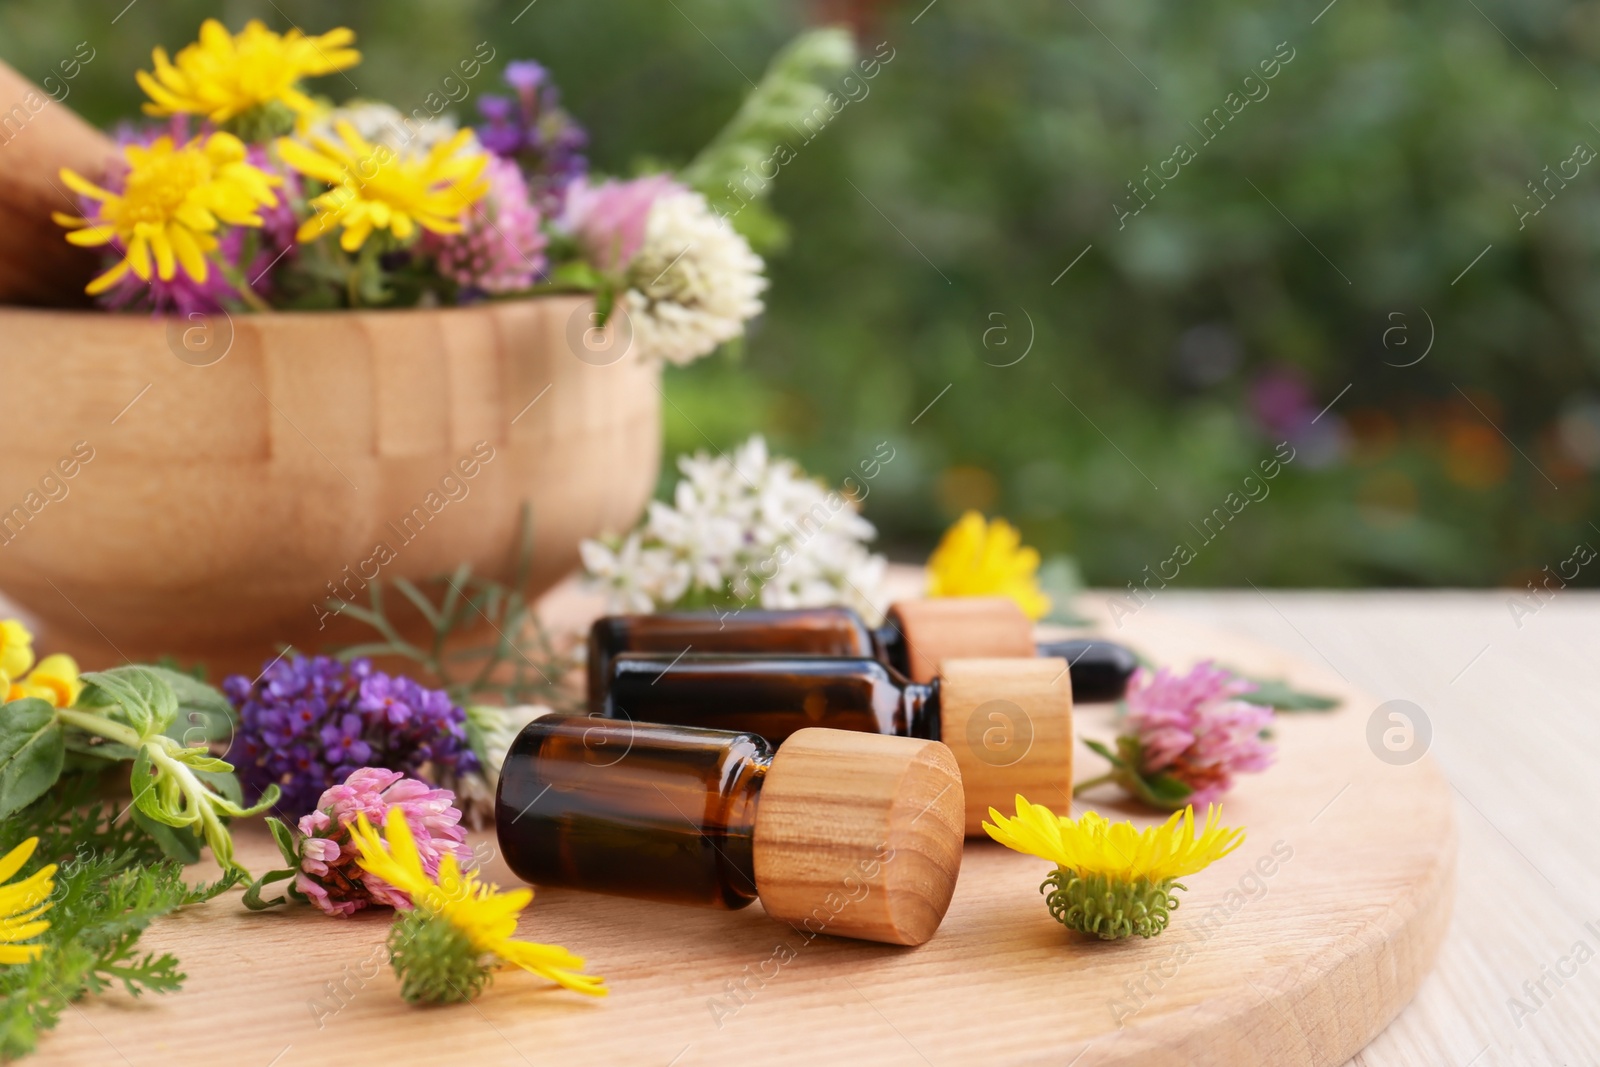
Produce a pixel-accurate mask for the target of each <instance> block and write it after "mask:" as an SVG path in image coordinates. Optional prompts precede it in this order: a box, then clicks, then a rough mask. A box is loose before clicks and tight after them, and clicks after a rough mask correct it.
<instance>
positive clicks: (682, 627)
mask: <svg viewBox="0 0 1600 1067" xmlns="http://www.w3.org/2000/svg"><path fill="white" fill-rule="evenodd" d="M625 652H669V653H672V654H674V655H675V654H677V653H680V652H689V653H699V652H735V653H745V654H752V655H774V654H782V653H798V654H803V655H815V656H849V657H871V658H874V659H877V660H878V661H879V662H881V663H884V664H885V665H887V666H890V667H893V668H894V669H895V670H897V671H899V672H900V673H901V674H903V675H905V676H906V677H908V678H910V679H912V680H913V681H917V682H927V681H930V680H931V679H932V678H933V677H934V676H935V675H936V674H938V673H939V664H940V662H941V661H943V660H944V659H946V658H948V657H950V656H966V657H995V656H1007V657H1026V656H1060V657H1061V658H1063V659H1065V660H1066V661H1067V662H1068V663H1069V664H1071V671H1070V674H1069V677H1070V679H1071V683H1072V696H1073V699H1074V700H1076V701H1078V702H1079V703H1094V702H1097V701H1106V700H1116V699H1119V698H1120V697H1121V696H1122V693H1123V690H1124V689H1125V688H1126V687H1127V684H1128V678H1129V676H1130V675H1132V674H1133V672H1134V670H1135V668H1137V667H1138V660H1137V659H1136V658H1135V657H1134V655H1133V653H1132V652H1129V651H1128V650H1127V649H1126V648H1123V647H1122V646H1121V645H1118V644H1115V643H1113V642H1110V641H1098V640H1069V641H1055V642H1044V643H1036V642H1035V641H1034V639H1033V623H1032V622H1031V621H1029V619H1028V617H1027V616H1026V615H1024V614H1023V613H1022V609H1020V608H1019V607H1017V605H1016V603H1015V602H1014V601H1011V600H1009V599H1007V598H1005V597H940V598H935V599H929V600H903V601H900V602H899V603H896V604H894V605H892V606H891V607H890V608H889V612H888V615H887V617H886V619H885V621H884V624H883V625H882V626H880V627H878V628H877V629H875V630H874V629H871V628H869V627H868V626H867V624H866V623H865V622H863V621H862V619H861V616H859V615H857V614H856V613H855V612H854V611H852V610H851V609H849V608H845V607H827V608H800V609H795V610H790V611H769V610H755V609H740V610H738V611H691V612H662V613H659V614H655V615H610V616H606V617H604V618H601V619H598V620H596V622H595V624H594V626H593V627H592V628H591V629H590V631H589V657H588V659H589V664H588V666H589V702H590V703H589V710H590V711H595V712H598V711H600V710H601V704H602V702H603V700H604V698H605V690H606V686H607V685H608V684H609V683H610V678H611V669H610V664H611V660H612V658H613V657H615V656H618V655H621V654H623V653H625Z"/></svg>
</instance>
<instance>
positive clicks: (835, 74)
mask: <svg viewBox="0 0 1600 1067" xmlns="http://www.w3.org/2000/svg"><path fill="white" fill-rule="evenodd" d="M855 58H856V52H855V42H854V40H853V38H852V37H851V35H850V32H849V31H848V30H844V29H840V28H838V27H830V28H825V29H816V30H810V31H808V32H806V33H802V34H800V35H799V36H797V37H796V38H795V39H794V40H793V41H791V42H789V44H788V45H786V46H785V47H784V48H783V50H782V51H780V52H779V53H778V54H777V55H776V56H774V57H773V58H772V61H771V62H770V63H768V64H767V69H766V72H765V73H764V74H762V76H761V81H760V83H759V84H758V85H756V86H755V87H754V88H753V89H751V90H750V92H749V93H748V94H746V96H745V98H744V102H743V103H742V104H740V106H739V110H738V111H737V112H735V113H734V115H733V117H732V118H731V119H729V120H728V123H727V125H725V126H724V127H723V128H722V129H721V130H720V131H718V133H717V135H716V136H715V137H713V138H712V139H711V142H710V143H709V144H707V145H706V146H705V148H703V149H701V151H700V153H699V154H698V155H697V156H695V158H694V159H693V160H692V161H691V162H690V163H689V165H688V166H686V167H684V168H683V169H682V170H681V171H679V173H678V177H679V179H680V180H681V181H683V182H684V184H686V185H688V186H689V187H690V188H692V189H694V190H696V191H697V192H700V193H702V194H704V196H705V198H706V199H707V200H708V201H709V202H710V203H711V204H712V206H713V207H715V208H718V209H720V210H721V211H723V212H725V213H727V214H730V215H733V219H734V224H735V226H737V225H738V224H739V221H740V220H741V219H743V218H744V217H745V216H747V215H748V216H750V217H751V218H752V219H755V220H760V221H755V222H748V221H747V222H746V225H747V226H750V227H751V230H752V231H753V232H752V233H747V236H750V237H753V238H756V240H753V241H752V243H754V244H755V245H756V247H757V249H758V250H760V248H761V247H762V246H761V243H760V242H759V238H760V237H761V236H762V235H763V234H762V231H763V230H764V229H765V230H768V231H770V230H771V229H772V227H770V226H768V227H763V226H762V225H761V222H762V221H765V220H764V219H761V216H760V214H759V208H757V209H755V210H752V205H753V204H756V203H759V201H760V200H761V199H763V198H765V197H766V196H767V195H768V194H769V193H770V192H771V189H772V186H773V184H774V182H773V181H772V180H771V179H772V175H769V174H766V173H763V171H764V170H772V169H773V168H772V164H773V163H774V161H776V162H777V163H778V164H779V165H781V164H782V162H783V160H782V159H781V158H778V156H777V150H778V146H779V145H780V144H782V145H787V143H788V142H789V141H790V140H792V139H793V138H794V132H793V131H794V129H795V128H797V127H800V126H803V125H804V124H805V122H806V120H807V119H813V120H814V116H816V115H818V114H823V115H831V113H832V112H831V109H829V108H828V105H827V103H826V101H827V99H828V96H829V93H828V90H826V89H824V88H823V87H822V86H823V85H824V84H825V83H828V82H832V81H834V80H835V79H837V78H839V77H841V76H842V75H844V74H845V73H846V72H847V71H848V70H849V69H850V67H851V64H853V63H854V62H855ZM752 174H753V175H756V176H757V177H758V179H759V184H754V185H752V183H750V182H749V181H748V180H746V179H747V178H748V176H750V175H752ZM730 187H731V188H730ZM734 188H737V189H741V190H742V195H736V194H735V193H734V192H732V191H731V190H732V189H734ZM746 198H748V199H746ZM735 212H737V214H734V213H735ZM741 232H744V231H743V230H741Z"/></svg>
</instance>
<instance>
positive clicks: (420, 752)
mask: <svg viewBox="0 0 1600 1067" xmlns="http://www.w3.org/2000/svg"><path fill="white" fill-rule="evenodd" d="M222 690H223V692H224V693H226V694H227V696H228V699H229V700H231V701H233V704H234V707H236V708H238V709H239V731H238V733H237V734H236V735H235V737H234V739H233V744H232V745H231V746H230V747H229V749H228V760H229V762H231V763H232V764H233V765H234V767H235V768H237V770H238V773H239V779H240V782H241V783H242V784H243V786H244V789H245V792H246V793H247V794H248V795H249V797H250V799H251V800H254V799H256V798H258V797H260V795H261V794H262V793H263V792H264V791H265V790H266V788H267V786H268V785H271V784H273V783H276V784H277V785H278V786H279V788H281V789H282V790H283V797H282V799H280V800H279V801H278V809H277V810H278V811H279V812H281V813H283V814H284V815H287V816H289V817H291V818H294V817H298V816H301V815H304V814H306V813H308V812H310V811H313V810H314V809H315V808H316V807H317V801H318V798H319V797H321V796H322V794H323V791H324V790H326V789H329V788H331V787H332V786H334V785H337V784H338V783H340V782H343V781H344V780H345V779H346V778H347V777H348V776H349V775H350V773H351V772H352V771H354V770H356V769H357V768H360V767H384V768H388V769H389V770H394V771H399V772H401V773H403V774H406V775H408V776H410V777H413V778H419V779H421V780H423V781H428V782H431V781H433V779H434V777H436V776H437V775H438V774H439V773H440V772H442V771H449V772H451V773H454V774H458V775H459V774H467V773H469V772H472V771H475V770H477V769H478V758H477V756H476V755H474V754H473V752H472V749H471V748H470V747H469V746H468V744H467V730H466V713H465V712H463V711H462V710H461V709H460V708H458V707H456V706H455V705H453V704H452V703H451V702H450V698H449V697H448V696H446V695H445V694H444V693H443V692H441V691H439V690H436V689H426V688H424V687H422V686H421V685H418V684H417V683H416V682H414V681H412V680H411V679H410V678H405V677H391V676H390V675H387V674H384V673H383V672H382V671H376V670H373V669H372V664H371V663H370V662H368V661H367V660H364V659H358V660H353V661H351V662H350V663H348V664H346V663H341V662H339V661H338V660H336V659H332V658H330V657H328V656H313V657H310V658H306V657H304V656H294V657H287V658H283V659H280V660H278V661H276V662H274V663H272V664H270V665H268V667H267V668H266V670H264V671H263V672H262V674H261V677H260V679H259V680H258V681H257V682H255V683H254V684H252V683H251V681H250V679H249V678H246V677H245V676H244V675H242V674H236V675H234V676H232V677H230V678H228V679H227V680H226V681H224V682H223V683H222ZM425 769H426V770H427V771H431V772H432V773H431V775H430V774H429V773H425Z"/></svg>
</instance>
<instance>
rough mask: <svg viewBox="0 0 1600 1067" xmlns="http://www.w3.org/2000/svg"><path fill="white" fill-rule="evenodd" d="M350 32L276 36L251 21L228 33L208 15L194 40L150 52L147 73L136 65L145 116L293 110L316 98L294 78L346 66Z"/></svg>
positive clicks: (356, 55) (352, 59) (309, 106)
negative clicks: (277, 106)
mask: <svg viewBox="0 0 1600 1067" xmlns="http://www.w3.org/2000/svg"><path fill="white" fill-rule="evenodd" d="M355 37H356V35H355V33H354V32H353V31H351V30H349V29H347V28H345V27H343V26H341V27H340V28H338V29H336V30H331V31H329V32H328V33H325V34H322V35H321V36H320V37H307V36H305V35H304V34H302V33H301V32H300V31H299V30H297V29H295V30H290V31H289V32H288V33H285V34H282V35H280V34H277V33H274V32H273V31H271V30H269V29H267V28H266V26H264V25H262V24H261V22H259V21H258V20H255V19H252V20H250V21H249V22H248V23H246V24H245V27H244V29H243V30H242V31H241V32H240V33H238V34H236V35H230V34H229V33H228V31H227V30H226V29H225V28H223V25H222V23H220V22H218V21H217V20H216V19H206V20H205V22H203V23H201V25H200V40H198V41H196V42H195V43H194V44H190V45H186V46H185V47H184V48H183V49H181V50H180V51H179V52H178V56H177V61H176V62H173V61H171V60H168V59H167V53H166V50H165V49H162V48H157V49H156V50H155V51H154V53H152V59H153V60H154V62H155V67H156V70H155V74H154V75H153V76H152V75H150V74H148V73H146V72H145V71H142V70H141V71H139V72H138V74H137V75H135V77H136V78H137V79H138V81H139V87H140V88H141V89H143V90H144V91H145V93H146V94H147V95H148V96H149V97H150V101H151V102H150V103H148V104H146V105H144V110H145V113H146V114H150V115H180V114H186V115H204V116H205V117H206V118H208V119H210V120H211V121H212V122H215V123H218V124H221V123H224V122H227V121H228V120H229V119H232V118H235V117H237V116H239V115H241V114H244V113H245V112H247V111H250V110H252V109H254V108H257V107H261V106H263V105H266V104H272V103H281V104H284V105H285V106H287V107H289V108H290V109H291V110H293V111H295V112H298V113H302V114H303V113H305V112H308V111H311V110H313V109H314V108H315V107H316V104H315V103H314V102H313V101H312V100H311V98H310V97H308V96H306V95H305V94H304V93H302V92H301V91H300V89H299V88H298V83H299V82H300V80H301V79H302V78H306V77H312V76H315V75H318V74H332V73H333V72H335V71H340V70H344V69H346V68H347V67H353V66H355V65H356V64H357V63H359V62H361V53H360V52H357V51H356V50H355V49H353V48H348V47H346V46H347V45H349V44H350V43H351V42H352V41H354V40H355Z"/></svg>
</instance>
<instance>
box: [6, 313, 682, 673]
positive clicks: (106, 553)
mask: <svg viewBox="0 0 1600 1067" xmlns="http://www.w3.org/2000/svg"><path fill="white" fill-rule="evenodd" d="M590 308H591V304H590V303H589V302H588V301H586V300H584V299H581V298H578V297H565V296H556V297H543V298H539V299H534V300H525V301H514V302H506V303H494V304H487V305H480V306H477V307H470V308H446V309H432V310H399V311H375V312H365V311H362V312H348V313H327V314H315V313H303V314H302V313H270V314H261V315H239V316H235V317H233V318H231V319H230V318H229V317H228V316H226V315H223V316H221V317H219V318H217V319H215V320H214V321H210V322H207V323H200V324H190V323H185V322H184V321H182V320H162V319H152V318H149V317H146V316H137V315H105V314H95V313H91V312H85V313H70V312H47V311H29V310H22V309H15V308H0V335H3V336H4V337H5V338H6V343H5V344H4V345H3V346H0V393H3V394H4V395H6V396H7V397H9V398H10V401H11V402H12V403H15V404H17V405H20V407H19V410H22V409H26V410H27V411H29V412H30V414H29V417H28V418H27V419H25V420H19V419H12V420H5V421H4V422H0V522H3V523H4V524H5V525H4V526H3V527H0V541H3V542H4V544H3V545H0V588H4V589H5V590H6V593H7V594H8V596H10V597H11V598H12V599H13V600H15V601H17V602H19V603H20V604H21V605H22V606H23V607H24V608H25V609H26V610H27V611H28V612H30V613H31V614H32V615H33V616H35V617H36V618H37V619H38V620H39V621H40V622H41V623H42V624H43V626H44V628H45V631H46V632H45V633H43V634H41V635H40V640H41V642H42V643H44V644H48V645H50V646H51V647H54V648H59V649H61V650H63V651H69V652H72V653H74V654H76V655H77V656H78V658H79V660H80V661H81V662H83V664H84V666H85V667H102V666H110V665H112V664H114V663H118V662H121V661H122V660H123V659H124V657H128V658H133V659H139V658H143V657H154V656H159V655H162V654H176V655H178V656H180V657H182V658H184V659H185V660H187V659H188V658H190V657H193V658H203V659H206V660H208V661H210V662H211V664H212V665H213V667H214V668H217V669H226V668H237V669H245V668H247V667H249V668H251V670H250V673H251V674H252V675H253V674H254V673H255V671H256V670H258V669H259V668H260V665H261V663H263V662H265V661H266V660H268V659H270V658H271V657H272V656H273V655H275V654H276V653H277V651H278V648H279V646H280V643H284V642H287V643H293V644H295V645H297V646H298V647H301V648H309V649H320V648H322V647H325V646H326V645H328V644H330V643H336V642H349V641H354V640H365V639H368V635H367V634H363V633H362V632H361V630H360V629H358V628H357V627H355V626H354V625H353V624H351V625H345V624H344V622H343V621H342V620H340V619H339V618H338V617H337V616H325V615H322V614H321V608H322V605H323V603H324V602H325V601H327V600H328V599H329V598H330V597H333V596H338V597H341V598H343V599H346V600H350V601H354V602H357V603H365V600H366V591H365V586H366V580H367V579H371V578H372V577H373V576H375V575H381V576H382V577H384V578H388V579H391V580H392V579H393V578H396V577H407V578H411V579H414V580H421V579H429V578H433V577H435V576H437V575H439V574H444V573H449V572H450V571H452V570H454V569H455V568H456V566H457V565H459V564H461V563H470V564H471V565H472V566H473V568H474V569H475V570H476V571H477V572H479V573H486V574H489V575H492V576H494V577H497V578H500V579H501V580H509V579H510V578H511V577H512V574H511V568H512V564H513V561H514V557H515V545H516V538H517V534H518V532H519V524H520V513H521V509H522V507H523V505H524V504H528V505H530V506H531V508H532V515H533V522H534V536H535V541H536V543H537V546H538V550H537V552H536V554H535V559H534V566H533V573H532V576H531V579H530V586H531V587H532V589H533V590H534V591H536V592H537V591H539V590H542V589H545V588H547V587H548V586H549V585H550V584H552V583H553V582H555V581H556V580H558V579H559V578H560V577H561V575H563V574H565V573H566V572H567V571H568V570H570V569H571V567H572V566H573V565H574V563H575V562H576V560H577V546H578V542H579V541H580V540H581V539H582V538H584V537H590V536H594V535H596V534H599V533H602V532H606V531H620V530H623V529H625V528H626V527H627V526H629V525H630V524H631V523H632V522H633V520H634V519H635V518H636V517H637V515H638V513H639V511H640V510H641V509H642V508H643V506H644V503H645V501H646V500H647V499H648V497H649V494H650V492H651V491H652V490H653V488H654V486H655V477H656V469H657V466H658V461H659V456H660V425H661V424H660V406H661V400H660V395H659V391H658V390H659V386H658V384H657V383H658V379H659V370H658V368H657V367H655V366H653V365H648V364H645V363H643V362H641V361H640V360H639V359H638V358H636V357H634V356H632V355H626V356H622V357H621V358H619V359H616V360H615V361H614V362H610V363H596V362H590V361H588V360H589V359H592V358H593V357H592V356H590V354H589V353H588V352H587V351H585V350H584V349H583V348H582V347H581V344H582V339H583V338H584V336H585V334H584V330H585V328H586V327H587V326H588V322H589V319H588V314H589V311H590ZM191 330H194V331H200V332H199V333H196V334H195V335H194V336H193V337H192V338H188V339H189V340H191V341H193V342H194V343H195V344H199V343H200V342H201V341H202V340H204V341H205V342H206V343H207V344H210V345H212V346H214V347H212V348H209V349H202V350H200V351H195V350H193V349H192V348H190V347H186V345H185V339H186V338H187V337H188V334H187V331H191ZM202 334H203V335H204V336H203V337H202ZM575 338H577V339H578V340H574V339H575ZM180 355H181V356H184V357H185V358H180ZM585 357H588V358H585ZM186 359H187V360H188V361H186ZM199 363H204V364H205V365H198V364H199ZM75 442H83V443H84V444H83V448H84V449H86V450H88V452H89V453H91V454H92V459H90V460H89V461H87V462H85V463H83V464H82V465H81V470H79V471H78V472H77V473H76V475H75V477H72V478H70V479H64V478H61V477H60V476H58V475H53V472H55V471H56V470H57V465H58V463H59V462H60V460H61V459H62V457H65V456H69V455H71V453H72V450H73V448H74V443H75ZM469 472H470V473H469ZM45 476H52V477H53V481H52V483H51V484H52V485H55V486H56V487H57V491H58V494H59V495H58V498H56V499H50V498H48V497H46V496H45V495H44V491H43V490H41V487H40V481H41V479H42V478H44V477H45ZM29 494H32V495H31V497H30V495H29ZM19 508H20V509H21V510H20V511H18V510H17V509H19ZM35 508H36V510H35ZM380 546H382V547H381V548H380Z"/></svg>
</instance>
